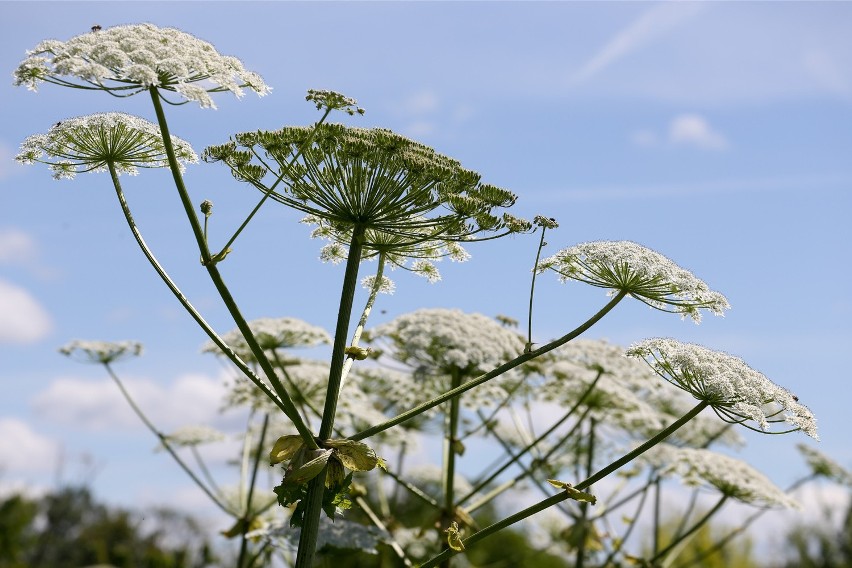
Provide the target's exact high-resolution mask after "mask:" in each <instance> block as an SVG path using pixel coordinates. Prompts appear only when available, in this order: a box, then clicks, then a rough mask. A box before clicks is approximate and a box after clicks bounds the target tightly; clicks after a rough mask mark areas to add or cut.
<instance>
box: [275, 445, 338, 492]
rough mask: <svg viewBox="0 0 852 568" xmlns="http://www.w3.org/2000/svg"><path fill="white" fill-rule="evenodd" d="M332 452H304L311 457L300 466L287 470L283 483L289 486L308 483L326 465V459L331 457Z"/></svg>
mask: <svg viewBox="0 0 852 568" xmlns="http://www.w3.org/2000/svg"><path fill="white" fill-rule="evenodd" d="M331 453H332V450H314V451H312V452H306V454H307V455H308V456H309V457H311V458H312V459H311V460H310V461H306V462H305V463H303V464H302V465H301V466H299V467H297V468H294V469H291V470H288V471H287V473H286V474H285V475H284V483H286V484H290V485H301V484H303V483H305V482H306V481H310V480H311V479H313V478H314V477H316V476H317V475H319V473H320V472H321V471H322V468H324V467H325V464H327V463H328V458H330V457H331Z"/></svg>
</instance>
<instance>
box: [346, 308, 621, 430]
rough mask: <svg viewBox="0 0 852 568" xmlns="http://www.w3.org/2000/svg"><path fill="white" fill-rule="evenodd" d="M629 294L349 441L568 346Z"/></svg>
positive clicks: (394, 424) (381, 428) (399, 422)
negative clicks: (564, 331) (546, 340)
mask: <svg viewBox="0 0 852 568" xmlns="http://www.w3.org/2000/svg"><path fill="white" fill-rule="evenodd" d="M626 295H627V292H624V291H621V292H619V293H618V294H617V295H616V296H615V297H613V298H612V299H611V300H610V301H609V302H608V303H607V304H606V305H605V306H604V307H603V308H601V309H600V311H598V313H596V314H595V315H593V316H592V317H591V318H589V319H588V320H587V321H586V322H585V323H583V324H582V325H580V326H579V327H577V328H576V329H574V330H573V331H571V332H569V333H567V334H565V335H563V336H562V337H560V338H559V339H556V340H554V341H551V342H550V343H547V344H546V345H543V346H541V347H539V348H538V349H535V350H534V351H530V352H529V353H523V354H521V355H519V356H518V357H515V358H514V359H512V360H511V361H509V362H507V363H503V364H502V365H500V366H499V367H497V368H496V369H494V370H492V371H489V372H488V373H485V374H484V375H481V376H479V377H477V378H475V379H471V380H469V381H467V382H465V383H464V384H463V385H461V386H460V387H458V388H455V389H452V390H449V391H447V392H445V393H444V394H442V395H440V396H436V397H435V398H433V399H432V400H429V401H426V402H424V403H423V404H420V405H418V406H416V407H414V408H412V409H411V410H408V411H406V412H403V413H401V414H398V415H397V416H395V417H394V418H391V419H390V420H387V421H385V422H382V423H381V424H377V425H375V426H372V427H370V428H367V429H366V430H362V431H361V432H358V433H357V434H355V435H353V436H350V437H349V439H350V440H363V439H365V438H369V437H371V436H374V435H376V434H378V433H379V432H384V431H385V430H387V429H388V428H392V427H393V426H396V425H397V424H401V423H403V422H405V421H407V420H411V419H412V418H414V417H416V416H419V415H420V414H422V413H424V412H426V411H427V410H429V409H430V408H434V407H436V406H438V405H439V404H441V403H443V402H446V401H448V400H450V399H452V398H454V397H457V396H459V395H461V394H462V393H464V392H467V391H469V390H470V389H472V388H474V387H478V386H479V385H481V384H483V383H485V382H487V381H490V380H491V379H493V378H494V377H498V376H500V375H502V374H503V373H505V372H506V371H510V370H512V369H514V368H515V367H518V366H520V365H523V364H524V363H526V362H527V361H529V360H530V359H535V358H536V357H538V356H540V355H543V354H544V353H547V352H549V351H553V350H554V349H556V348H557V347H560V346H561V345H564V344H566V343H568V342H569V341H571V340H572V339H574V338H575V337H577V336H579V335H581V334H582V333H583V332H585V331H586V330H587V329H589V328H590V327H592V326H593V325H595V324H596V323H597V322H598V321H599V320H600V319H601V318H603V317H604V316H605V315H606V314H608V313H609V312H610V311H611V310H612V309H613V308H614V307H615V306H616V304H618V303H619V302H620V301H621V300H623V299H624V297H625V296H626Z"/></svg>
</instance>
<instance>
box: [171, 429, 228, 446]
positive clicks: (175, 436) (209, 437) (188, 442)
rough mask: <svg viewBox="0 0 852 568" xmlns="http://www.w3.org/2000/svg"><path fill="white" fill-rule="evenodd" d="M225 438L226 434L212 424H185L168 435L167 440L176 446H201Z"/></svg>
mask: <svg viewBox="0 0 852 568" xmlns="http://www.w3.org/2000/svg"><path fill="white" fill-rule="evenodd" d="M224 439H225V434H224V433H222V432H220V431H219V430H216V429H215V428H211V427H210V426H204V425H197V426H183V427H182V428H178V429H177V430H175V431H174V432H172V433H171V434H168V435H166V441H167V442H168V443H169V444H172V445H174V446H200V445H202V444H212V443H214V442H221V441H222V440H224Z"/></svg>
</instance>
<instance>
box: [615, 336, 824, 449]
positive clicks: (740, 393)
mask: <svg viewBox="0 0 852 568" xmlns="http://www.w3.org/2000/svg"><path fill="white" fill-rule="evenodd" d="M627 354H628V355H630V356H633V357H638V358H641V359H644V360H645V362H646V363H647V364H648V365H650V366H651V368H652V369H653V370H654V371H655V372H656V373H657V374H658V375H659V376H660V377H662V378H663V379H665V380H666V381H668V382H670V383H671V384H673V385H675V386H676V387H678V388H680V389H683V390H684V391H686V392H688V393H689V394H691V395H692V396H693V397H695V398H696V399H698V400H701V401H705V402H707V403H708V404H709V405H710V406H711V407H712V408H713V410H714V411H715V412H716V414H717V415H718V416H719V417H720V418H721V419H722V420H725V421H727V422H731V423H734V424H743V425H744V426H745V427H747V428H749V429H752V430H756V429H755V428H753V427H751V426H749V425H748V421H754V422H756V423H757V425H758V426H759V427H760V430H763V431H767V430H768V429H769V426H770V424H771V423H775V422H787V423H789V424H791V425H793V426H794V427H795V428H794V430H801V431H802V432H804V433H805V434H807V435H808V436H810V437H812V438H818V437H817V432H816V419H815V418H814V416H813V414H811V411H810V410H808V408H807V407H806V406H804V405H802V404H799V402H798V398H797V397H796V396H794V395H793V394H792V393H790V392H789V391H788V390H786V389H784V388H782V387H780V386H778V385H776V384H775V383H773V382H772V381H770V380H769V379H767V378H766V376H764V375H763V374H762V373H759V372H757V371H755V370H754V369H752V368H751V367H749V366H748V365H746V364H745V362H743V360H742V359H739V358H737V357H733V356H731V355H728V354H727V353H722V352H719V351H712V350H710V349H707V348H706V347H702V346H700V345H694V344H691V343H681V342H679V341H677V340H674V339H661V338H656V339H646V340H645V341H641V342H639V343H636V344H634V345H632V346H631V347H630V349H628V351H627ZM788 431H792V430H788Z"/></svg>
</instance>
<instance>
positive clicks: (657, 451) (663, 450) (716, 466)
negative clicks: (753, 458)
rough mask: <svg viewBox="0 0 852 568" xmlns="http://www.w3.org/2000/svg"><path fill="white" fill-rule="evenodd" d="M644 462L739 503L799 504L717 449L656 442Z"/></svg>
mask: <svg viewBox="0 0 852 568" xmlns="http://www.w3.org/2000/svg"><path fill="white" fill-rule="evenodd" d="M646 461H648V462H650V463H652V464H654V465H656V466H657V467H660V468H661V473H662V474H664V475H665V474H675V475H678V476H680V477H681V478H682V479H683V481H684V483H686V484H687V485H690V486H701V485H706V486H710V487H713V488H715V489H716V490H718V491H719V492H720V493H721V494H722V495H723V496H727V497H731V498H734V499H736V500H738V501H741V502H743V503H750V504H753V505H758V506H762V507H776V506H777V507H789V508H793V509H797V508H799V507H800V506H799V504H798V503H797V502H796V500H795V499H793V498H791V497H790V496H789V495H787V494H786V493H784V492H783V491H782V490H781V489H779V488H778V486H776V485H775V484H774V483H772V482H771V481H770V480H769V479H767V477H766V476H765V475H763V474H762V473H760V472H759V471H757V470H755V469H754V468H753V467H751V466H750V465H748V464H747V463H745V462H743V461H742V460H738V459H736V458H732V457H730V456H726V455H723V454H720V453H717V452H713V451H710V450H705V449H702V448H678V447H676V446H672V445H670V444H660V445H658V446H655V447H654V449H652V450H651V451H650V452H649V453H648V455H647V457H646Z"/></svg>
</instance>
